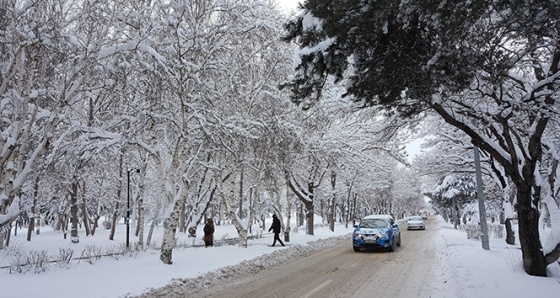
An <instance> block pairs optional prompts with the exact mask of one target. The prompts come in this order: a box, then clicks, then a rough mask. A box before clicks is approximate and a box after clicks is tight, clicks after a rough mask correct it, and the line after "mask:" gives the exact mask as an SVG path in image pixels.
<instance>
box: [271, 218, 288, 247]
mask: <svg viewBox="0 0 560 298" xmlns="http://www.w3.org/2000/svg"><path fill="white" fill-rule="evenodd" d="M281 229H282V226H281V225H280V220H279V219H278V217H277V216H276V214H274V215H272V225H271V226H270V229H268V231H269V232H270V231H272V232H274V242H272V246H274V245H275V244H276V240H278V241H279V242H280V244H282V246H285V245H284V242H282V240H280V236H279V235H280V230H281Z"/></svg>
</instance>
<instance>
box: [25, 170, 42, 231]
mask: <svg viewBox="0 0 560 298" xmlns="http://www.w3.org/2000/svg"><path fill="white" fill-rule="evenodd" d="M38 194H39V176H38V175H37V177H35V183H34V184H33V205H31V217H30V218H29V227H28V228H27V241H31V235H32V234H33V229H35V217H36V216H37V214H36V208H37V207H36V206H37V195H38Z"/></svg>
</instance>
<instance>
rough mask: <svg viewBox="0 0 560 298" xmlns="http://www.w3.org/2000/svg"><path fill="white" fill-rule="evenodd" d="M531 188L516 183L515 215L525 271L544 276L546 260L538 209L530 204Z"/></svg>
mask: <svg viewBox="0 0 560 298" xmlns="http://www.w3.org/2000/svg"><path fill="white" fill-rule="evenodd" d="M530 189H531V188H530V187H523V185H521V186H520V185H517V205H516V207H517V215H518V220H519V222H518V226H519V242H520V244H521V252H522V257H523V267H524V268H525V272H527V274H529V275H533V276H546V266H547V264H546V260H545V258H544V254H543V252H542V246H541V241H540V236H539V211H538V210H537V209H536V208H534V207H530V206H531V204H532V203H531V199H532V196H531V190H530Z"/></svg>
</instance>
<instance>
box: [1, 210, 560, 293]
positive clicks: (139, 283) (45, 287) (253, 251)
mask: <svg viewBox="0 0 560 298" xmlns="http://www.w3.org/2000/svg"><path fill="white" fill-rule="evenodd" d="M430 220H434V221H437V231H436V233H437V243H436V246H437V248H438V249H437V251H438V256H439V257H438V263H437V264H436V266H435V270H434V272H433V273H432V274H431V276H432V277H431V282H430V284H428V285H427V287H429V289H431V292H432V295H431V297H467V298H470V297H508V298H515V297H531V298H538V297H546V298H549V297H558V295H559V293H560V265H559V264H553V265H551V266H549V276H550V277H547V278H539V277H531V276H528V275H527V274H525V272H524V271H523V268H522V264H521V252H520V250H519V248H518V247H515V246H513V247H512V246H508V245H507V244H505V241H504V240H503V239H490V250H489V251H486V250H483V249H482V246H481V243H480V241H475V240H468V239H467V237H466V234H465V233H464V232H461V231H457V230H454V229H453V227H452V226H451V225H449V224H446V223H445V222H443V221H442V220H441V219H439V218H433V219H430ZM317 222H319V223H320V221H317ZM269 223H270V221H269V222H268V223H267V224H269ZM267 228H268V227H267ZM351 230H352V229H351V227H349V228H345V227H344V226H342V225H337V226H336V227H335V232H331V231H329V230H328V227H327V226H318V227H317V228H316V230H315V235H314V236H308V235H306V234H305V231H304V230H300V231H294V232H292V233H291V241H290V243H288V244H287V246H286V247H281V246H279V245H277V246H276V247H270V244H271V243H272V235H271V234H268V233H267V232H266V231H264V232H263V234H262V236H263V237H262V238H259V239H255V240H250V241H249V245H248V247H247V248H241V247H237V246H235V245H223V246H215V247H210V248H204V247H203V246H202V247H199V246H197V247H193V246H192V244H193V241H194V244H202V241H201V240H200V237H201V235H202V232H201V228H199V231H198V234H197V235H198V237H197V238H196V239H195V238H188V237H186V235H183V234H179V235H178V236H179V239H178V243H179V244H180V246H181V247H180V248H176V249H175V250H174V251H173V262H174V263H173V265H164V264H163V263H162V262H161V261H160V260H159V250H157V249H148V250H146V251H145V252H141V253H138V254H136V255H133V256H127V257H122V256H121V257H118V258H114V257H104V258H101V259H99V260H93V259H92V260H82V261H80V262H79V263H78V261H73V262H72V263H71V265H70V266H69V267H65V268H61V267H59V266H58V265H56V264H52V265H50V267H49V268H48V271H46V272H41V273H37V274H35V273H32V272H28V273H25V274H19V273H18V274H10V273H9V270H8V269H1V270H0V280H1V281H2V287H0V297H46V298H49V297H60V298H64V297H83V298H86V297H124V296H135V295H140V294H142V293H143V292H145V291H147V290H148V289H150V288H159V287H163V286H165V285H167V284H169V283H170V282H172V281H173V280H174V279H185V278H192V284H193V286H197V287H205V286H209V285H211V284H212V283H213V282H217V281H219V280H220V279H221V278H224V276H228V275H231V274H239V272H243V274H251V272H253V269H254V267H258V266H273V265H274V264H277V263H280V262H285V261H286V259H288V258H290V257H292V256H295V255H301V254H308V253H309V252H310V251H313V250H318V249H321V247H324V246H328V245H330V243H332V242H333V241H334V240H333V239H332V238H335V239H336V238H340V237H348V245H349V249H350V246H351V244H350V235H349V234H350V233H351ZM117 231H118V234H117V235H116V239H117V240H116V241H110V240H108V232H109V231H107V230H104V229H103V230H101V229H100V230H98V231H97V233H96V235H95V236H94V237H84V236H81V237H80V243H78V244H72V243H70V240H63V239H62V235H61V234H59V233H57V232H53V231H50V230H48V228H45V227H44V228H43V229H42V231H41V234H40V235H34V236H33V241H31V242H27V241H25V231H24V230H20V231H19V233H18V234H19V235H18V236H13V235H12V243H11V247H12V248H19V249H23V250H26V251H32V250H34V251H45V252H46V253H48V254H51V255H57V254H58V253H59V249H64V248H72V250H73V251H74V257H80V256H81V255H84V254H87V252H90V251H93V250H94V249H92V247H93V246H95V247H98V248H101V247H112V246H115V245H122V244H123V243H124V241H125V228H124V226H121V225H119V227H118V229H117ZM161 233H162V230H161V229H159V230H157V231H156V233H155V235H154V240H155V241H161ZM255 234H256V232H255ZM235 236H236V232H235V230H234V228H233V226H229V225H227V226H224V225H222V226H217V227H216V233H215V239H216V240H219V239H221V238H233V237H235ZM135 240H136V237H134V236H132V235H131V241H135ZM156 244H157V243H156ZM396 253H398V250H397V252H396ZM419 257H421V256H419ZM10 260H11V257H10V256H6V255H5V251H0V267H2V266H8V265H9V264H10ZM208 273H210V274H208ZM182 282H183V283H184V282H186V281H185V280H182Z"/></svg>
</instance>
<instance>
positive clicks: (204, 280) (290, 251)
mask: <svg viewBox="0 0 560 298" xmlns="http://www.w3.org/2000/svg"><path fill="white" fill-rule="evenodd" d="M340 241H348V235H344V236H338V237H332V238H328V239H320V240H317V241H313V242H308V243H307V245H294V246H288V247H286V248H283V249H279V250H276V251H274V252H272V253H269V254H266V255H262V256H259V257H256V258H254V259H252V260H248V261H243V262H241V263H239V264H236V265H232V266H226V267H223V268H220V269H216V270H214V271H211V272H208V273H206V274H203V275H200V276H197V277H194V278H180V279H174V280H173V281H172V282H171V283H170V284H168V285H166V286H164V287H161V288H157V289H154V288H152V289H150V290H148V291H146V292H145V293H143V294H141V295H139V296H129V295H127V296H126V297H138V298H148V297H150V298H151V297H166V298H169V297H187V296H191V295H192V294H196V293H200V292H202V291H205V290H207V289H210V288H216V287H227V286H228V285H231V284H234V283H237V282H240V281H242V280H245V279H247V278H250V277H253V276H254V275H256V274H258V273H259V272H261V271H263V270H265V269H266V268H270V267H273V266H276V265H279V264H282V263H285V262H286V261H288V260H292V259H296V258H301V257H306V256H309V255H311V254H314V253H316V252H318V251H321V250H323V249H326V248H329V247H332V246H334V245H335V244H337V243H339V242H340Z"/></svg>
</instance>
